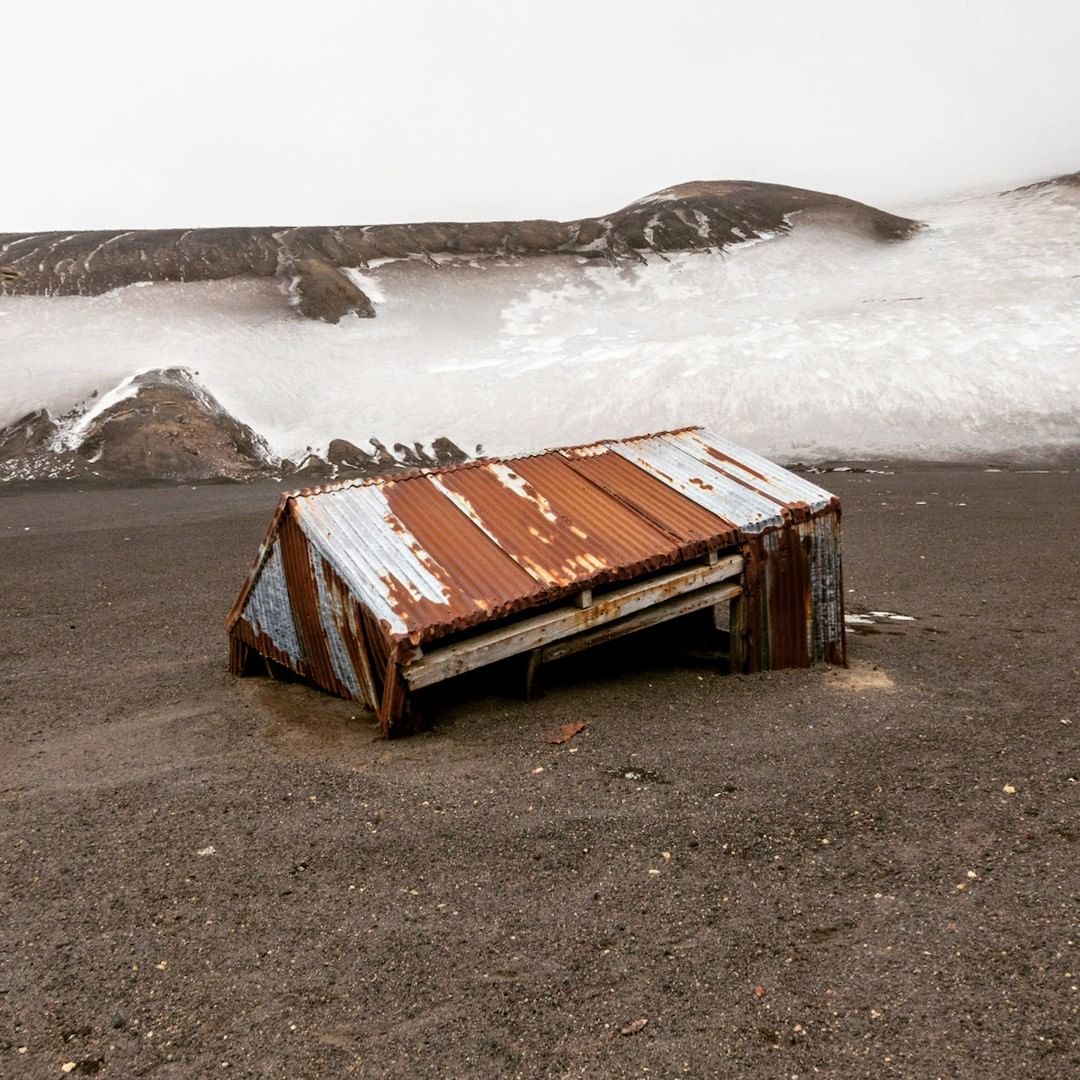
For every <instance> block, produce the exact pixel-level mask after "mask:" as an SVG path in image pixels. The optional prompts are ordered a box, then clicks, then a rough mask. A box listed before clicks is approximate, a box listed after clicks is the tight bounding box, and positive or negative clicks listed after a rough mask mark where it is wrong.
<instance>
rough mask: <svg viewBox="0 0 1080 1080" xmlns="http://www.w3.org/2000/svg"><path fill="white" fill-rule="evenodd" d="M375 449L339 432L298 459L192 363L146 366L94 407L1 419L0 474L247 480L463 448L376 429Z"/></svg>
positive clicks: (383, 466) (352, 473)
mask: <svg viewBox="0 0 1080 1080" xmlns="http://www.w3.org/2000/svg"><path fill="white" fill-rule="evenodd" d="M371 445H372V452H368V451H365V450H361V449H360V448H359V447H358V446H355V445H354V444H353V443H351V442H349V441H347V440H346V439H334V440H333V441H332V442H331V443H330V445H329V446H328V447H327V450H326V453H325V454H320V453H318V452H316V451H315V450H313V449H312V448H311V447H308V452H307V455H306V456H305V457H304V458H303V460H302V461H300V462H299V464H297V463H294V462H293V461H290V460H288V459H281V458H278V457H277V456H276V455H274V454H273V453H272V452H271V450H270V448H269V447H268V446H267V444H266V442H265V440H264V439H263V438H262V436H260V435H258V434H257V433H256V432H255V431H253V430H252V429H251V428H250V427H248V426H247V425H246V424H243V423H241V422H240V421H239V420H237V419H236V418H235V417H233V416H231V415H230V414H229V413H228V412H227V411H226V410H225V409H224V408H223V407H222V406H221V404H220V403H219V402H218V401H217V400H216V398H214V397H213V395H212V394H210V393H209V392H208V391H207V390H206V389H205V388H204V387H203V386H201V385H200V384H199V382H198V381H197V380H196V379H195V377H194V375H193V374H192V373H191V372H190V371H188V370H187V369H186V368H168V369H164V370H158V371H150V372H145V373H143V374H141V375H138V376H135V377H133V378H131V379H129V380H126V381H125V382H124V383H121V385H120V386H119V387H117V388H116V390H114V391H112V392H110V394H108V395H106V397H105V398H102V399H97V394H96V392H95V394H94V395H93V398H92V399H91V401H90V404H89V407H82V408H79V409H75V410H73V411H72V412H70V413H68V414H66V415H65V416H62V417H60V418H59V419H54V418H53V417H52V416H51V415H50V414H49V412H48V411H47V410H45V409H38V410H36V411H35V412H32V413H27V414H26V415H25V416H23V417H20V418H19V419H18V420H16V421H15V422H14V423H12V424H9V425H8V426H7V427H6V428H0V482H2V481H10V480H47V479H79V480H88V481H92V480H104V481H112V482H116V481H132V482H139V481H146V480H173V481H189V480H201V481H206V480H250V479H256V478H258V477H262V476H294V477H296V479H297V481H298V482H307V481H323V480H345V479H351V478H354V477H363V476H375V475H378V474H381V473H386V472H394V471H399V470H404V469H412V468H417V467H421V466H423V467H428V466H432V465H435V464H436V463H439V464H445V463H448V462H451V461H464V460H466V459H467V456H468V455H466V454H465V453H464V452H463V451H462V450H460V449H459V448H458V447H457V446H456V445H455V444H454V443H452V442H451V441H450V440H449V439H446V438H440V439H436V440H435V442H434V443H433V444H432V446H431V449H430V450H429V449H427V448H425V447H424V446H423V444H422V443H417V442H414V443H412V444H408V445H407V444H404V443H397V444H395V449H396V450H397V456H395V455H394V454H393V453H391V452H390V451H389V450H387V448H386V447H385V446H384V445H383V444H382V443H381V442H380V441H379V440H378V439H372V440H371Z"/></svg>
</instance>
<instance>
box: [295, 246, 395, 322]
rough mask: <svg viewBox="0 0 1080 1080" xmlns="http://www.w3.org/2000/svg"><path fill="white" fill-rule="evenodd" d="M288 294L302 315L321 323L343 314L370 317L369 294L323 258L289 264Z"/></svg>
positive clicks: (372, 307)
mask: <svg viewBox="0 0 1080 1080" xmlns="http://www.w3.org/2000/svg"><path fill="white" fill-rule="evenodd" d="M286 273H287V274H288V275H289V277H290V286H289V287H290V293H291V295H292V297H293V303H294V305H295V306H296V309H297V310H298V311H299V312H300V314H301V315H303V316H305V318H308V319H320V320H321V321H322V322H328V323H336V322H340V321H341V319H342V318H343V317H344V316H345V315H357V316H359V317H360V318H362V319H373V318H374V317H375V308H374V306H373V305H372V303H371V300H370V299H369V298H368V295H367V294H366V293H365V292H364V291H363V289H360V288H359V287H357V285H355V284H354V283H353V282H352V281H351V280H350V279H349V277H348V275H346V274H344V273H342V272H341V271H340V270H339V269H337V267H335V266H333V265H331V264H330V263H329V262H327V261H326V260H325V259H297V260H295V261H294V262H292V263H289V264H288V267H287V269H286Z"/></svg>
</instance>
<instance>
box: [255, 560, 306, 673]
mask: <svg viewBox="0 0 1080 1080" xmlns="http://www.w3.org/2000/svg"><path fill="white" fill-rule="evenodd" d="M243 617H244V618H245V619H247V621H248V623H249V624H250V625H251V627H252V629H253V630H254V631H255V633H256V634H265V635H266V636H267V637H268V638H269V639H270V641H271V642H272V644H273V645H274V648H276V649H278V650H280V651H281V652H283V653H284V654H285V655H286V656H287V657H288V658H289V660H290V661H291V662H292V663H293V664H294V665H296V664H300V663H301V662H302V660H303V656H304V653H303V650H302V649H301V648H300V639H299V638H298V637H297V636H296V624H295V623H294V622H293V613H292V606H291V604H290V603H289V589H288V586H287V585H286V583H285V568H284V567H283V566H282V563H281V547H280V545H279V544H278V543H277V542H276V541H275V542H274V543H273V544H271V545H270V547H269V550H268V552H267V555H266V559H265V561H264V562H263V564H262V566H261V567H260V568H259V574H258V577H257V578H256V579H255V584H254V586H253V587H252V589H251V591H250V592H249V593H248V598H247V603H246V605H245V607H244V610H243Z"/></svg>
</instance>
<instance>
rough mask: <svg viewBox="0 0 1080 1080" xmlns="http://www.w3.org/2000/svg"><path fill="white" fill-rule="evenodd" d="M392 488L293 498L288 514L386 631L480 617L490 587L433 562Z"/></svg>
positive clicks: (404, 632) (401, 632)
mask: <svg viewBox="0 0 1080 1080" xmlns="http://www.w3.org/2000/svg"><path fill="white" fill-rule="evenodd" d="M407 484H424V485H429V484H430V480H429V479H428V478H426V477H418V478H416V479H415V480H408V481H403V482H401V486H405V485H407ZM396 486H397V485H393V484H385V485H381V486H380V485H358V486H354V487H346V488H340V489H338V490H332V491H326V492H322V493H319V494H315V495H311V496H306V497H303V498H297V499H295V500H293V506H294V510H293V512H294V513H295V515H296V520H297V522H298V523H299V525H300V528H301V529H302V530H303V531H304V534H305V535H306V536H307V537H308V539H309V541H310V542H311V544H312V545H313V546H314V547H315V548H316V550H318V551H319V552H320V554H322V555H323V556H324V557H325V558H326V560H327V561H328V562H329V563H330V565H331V566H332V567H333V568H334V570H335V572H336V573H337V574H338V575H339V576H340V577H341V578H342V579H343V580H344V581H345V582H346V583H347V584H348V585H349V587H350V589H352V590H353V593H354V595H355V596H356V598H357V600H359V601H360V602H361V603H362V604H364V605H365V606H366V607H367V608H368V610H369V611H370V612H371V613H372V615H373V616H374V617H375V619H376V620H377V621H378V622H379V624H380V625H382V626H383V628H384V630H385V632H386V634H387V636H389V637H392V638H396V637H408V636H409V635H411V634H416V633H419V632H420V631H422V630H423V629H424V628H425V627H427V626H430V625H440V626H446V625H453V624H454V623H455V622H459V621H460V622H461V623H462V624H465V623H468V622H470V621H473V620H475V619H476V618H477V617H478V616H483V615H485V614H486V613H487V612H488V611H489V610H490V608H491V606H492V603H491V600H492V590H491V589H490V588H485V586H484V585H483V583H482V582H480V581H477V580H476V579H475V578H470V577H468V576H464V577H462V578H461V579H460V580H458V579H455V577H454V575H453V574H452V573H451V572H450V571H449V570H448V569H447V568H446V567H444V566H443V565H442V564H441V563H439V562H438V561H436V559H435V558H434V557H433V556H432V554H431V553H430V552H429V551H427V550H426V549H425V547H424V546H423V544H422V543H421V542H420V541H419V540H418V539H417V537H416V536H415V535H414V534H413V532H412V530H411V528H410V527H409V525H408V524H406V522H405V521H404V520H402V518H401V517H398V515H397V514H396V513H395V512H394V508H393V504H392V502H391V498H393V499H394V501H395V502H396V503H397V505H398V506H399V507H400V506H402V504H403V502H404V501H405V497H404V496H402V495H401V494H400V492H397V493H395V494H394V495H393V496H391V497H388V494H387V491H388V489H391V488H393V487H396ZM406 516H408V515H407V514H406ZM457 516H458V517H459V518H460V516H461V515H457ZM481 539H482V538H481ZM473 554H474V555H477V556H478V557H479V553H478V552H475V551H474V552H473ZM497 554H498V553H496V555H497ZM465 556H466V553H465V552H463V557H465ZM474 594H479V595H474Z"/></svg>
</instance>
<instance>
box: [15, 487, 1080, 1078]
mask: <svg viewBox="0 0 1080 1080" xmlns="http://www.w3.org/2000/svg"><path fill="white" fill-rule="evenodd" d="M826 483H827V485H828V486H830V487H832V488H833V490H835V491H837V492H838V493H839V494H840V495H841V497H842V498H843V500H844V506H845V543H846V577H847V582H846V584H847V586H848V587H849V589H850V592H849V594H848V599H849V603H850V605H851V608H852V610H855V611H866V610H875V611H885V610H887V611H891V612H897V613H900V614H904V615H909V616H913V617H914V618H913V620H911V621H897V620H889V619H879V620H877V621H875V622H874V623H873V624H872V625H868V626H867V627H865V628H864V629H865V630H866V631H869V632H863V633H858V634H853V635H852V637H851V640H850V652H851V657H852V666H851V668H850V669H849V670H847V671H835V670H814V671H805V672H784V673H774V674H771V675H765V676H760V677H751V678H742V677H724V676H722V675H721V674H720V673H719V672H718V670H717V669H718V663H717V659H716V656H715V654H714V652H713V645H714V643H712V642H710V641H708V640H707V639H706V638H700V639H699V638H697V637H695V636H688V635H687V634H686V633H685V632H684V633H676V632H674V631H669V632H666V633H664V634H661V635H653V636H651V637H649V638H646V639H642V640H639V641H637V642H635V643H633V644H632V645H629V646H628V643H626V642H623V643H620V644H619V645H617V646H613V647H610V648H609V649H607V650H606V651H603V650H598V651H596V652H594V653H592V654H583V655H582V656H580V657H577V658H575V659H574V661H572V662H571V661H568V662H566V663H565V664H564V665H562V666H561V667H560V666H553V667H552V668H551V669H550V670H549V671H547V672H546V673H545V676H544V692H543V694H542V696H540V697H539V698H537V699H534V700H533V701H531V702H528V703H526V702H524V701H522V700H521V699H520V698H519V697H518V696H516V695H515V683H514V680H513V679H512V678H511V676H512V675H513V674H514V673H513V672H512V671H503V672H489V673H487V674H485V675H484V676H483V677H471V678H468V679H465V680H462V681H460V682H459V683H458V684H457V685H454V686H451V687H448V688H447V690H446V692H445V694H444V695H443V696H442V698H441V700H440V701H439V703H438V707H437V710H436V714H435V719H436V726H435V728H434V730H433V731H432V732H430V733H428V734H424V735H421V736H418V737H415V738H412V739H407V740H402V741H398V742H394V743H388V742H385V741H382V740H380V739H379V738H378V737H377V734H376V730H375V727H374V725H373V723H372V721H371V719H370V718H369V717H368V716H366V715H363V714H360V715H358V714H357V710H356V708H355V707H354V706H351V705H349V704H348V703H345V702H341V701H337V700H334V699H331V698H328V697H325V696H323V695H321V694H319V693H318V692H315V691H313V690H309V689H307V688H306V687H303V686H300V685H296V684H291V685H290V684H278V683H271V682H269V681H267V680H263V679H247V680H240V681H237V680H233V679H232V678H230V677H229V675H228V674H227V671H226V649H225V640H224V631H223V620H224V617H225V614H226V612H227V610H228V608H229V607H230V605H231V603H232V601H233V599H234V597H235V594H236V592H237V591H238V589H239V586H240V583H241V580H242V578H243V576H244V574H245V572H246V570H247V568H248V565H249V563H250V560H251V558H252V556H253V554H254V550H255V546H256V544H257V542H258V540H259V539H260V537H261V535H262V532H263V529H264V528H265V525H266V523H267V521H268V519H269V516H270V512H271V510H272V507H273V504H274V500H275V492H274V491H273V489H272V487H271V486H268V485H259V486H253V487H228V486H222V487H201V488H198V489H190V488H181V489H175V488H173V489H142V490H127V491H120V490H113V491H102V490H98V491H89V490H88V491H84V492H77V491H75V490H71V489H66V490H63V491H38V492H23V493H16V494H12V493H7V494H4V495H0V584H2V588H0V641H2V643H3V646H4V649H3V651H4V657H5V664H4V667H3V671H2V672H0V714H2V721H3V728H2V738H3V742H2V756H0V799H2V807H3V814H2V818H0V822H2V841H0V874H2V886H0V959H2V963H0V1074H2V1075H3V1076H11V1077H38V1076H41V1077H54V1076H56V1077H58V1076H62V1075H64V1073H63V1072H62V1069H64V1068H68V1067H69V1066H71V1067H70V1068H69V1069H68V1071H69V1073H70V1074H72V1075H76V1076H81V1075H90V1074H95V1073H96V1074H97V1075H100V1076H110V1077H138V1076H153V1077H173V1076H175V1077H202V1076H209V1075H235V1076H250V1077H321V1076H341V1075H359V1076H372V1077H384V1076H390V1077H427V1076H431V1077H463V1076H483V1077H510V1076H528V1077H533V1076H537V1077H539V1076H544V1077H590V1078H592V1077H616V1076H620V1077H621V1076H645V1075H649V1076H657V1077H660V1076H664V1077H666V1076H676V1075H688V1076H694V1077H725V1076H739V1077H743V1076H763V1077H785V1078H786V1077H796V1076H797V1077H800V1078H801V1077H807V1076H811V1075H823V1076H850V1077H938V1076H940V1077H972V1076H978V1077H998V1076H1009V1077H1065V1076H1075V1075H1078V1074H1080V1045H1078V1031H1080V1026H1078V1019H1080V1018H1078V1005H1080V991H1078V986H1080V955H1078V954H1077V942H1078V937H1077V935H1078V934H1080V925H1078V915H1080V859H1078V854H1080V844H1078V841H1080V784H1078V782H1077V781H1078V780H1080V753H1078V749H1080V746H1078V744H1080V715H1078V712H1080V710H1078V708H1077V691H1078V686H1080V679H1078V665H1080V656H1078V648H1077V643H1078V631H1080V567H1078V561H1080V560H1078V556H1077V547H1076V535H1077V529H1078V527H1080V473H1076V472H1072V473H1056V472H1051V473H1040V474H1031V475H1022V474H1015V473H1008V472H984V471H982V470H974V469H972V470H956V469H929V468H926V469H910V470H906V471H904V472H902V473H901V474H898V475H893V476H881V475H868V474H858V473H846V474H831V475H829V476H828V477H826ZM569 721H587V722H588V727H587V729H586V730H585V731H584V732H583V733H582V734H580V735H578V736H577V737H576V738H575V739H573V740H572V741H571V742H569V743H568V744H566V745H562V746H553V745H549V744H548V743H547V742H546V741H545V739H546V737H547V736H549V735H550V734H551V733H552V732H553V731H554V730H555V729H557V728H558V727H559V726H560V725H562V724H565V723H567V722H569ZM643 1021H647V1023H643ZM624 1032H627V1033H624Z"/></svg>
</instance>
